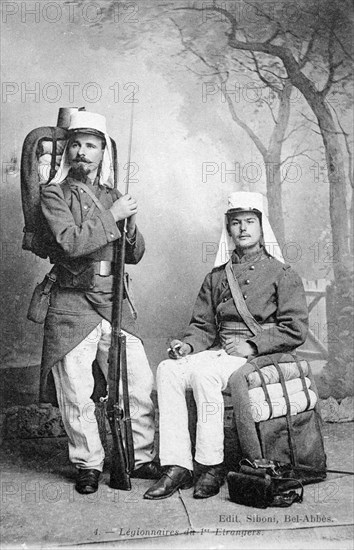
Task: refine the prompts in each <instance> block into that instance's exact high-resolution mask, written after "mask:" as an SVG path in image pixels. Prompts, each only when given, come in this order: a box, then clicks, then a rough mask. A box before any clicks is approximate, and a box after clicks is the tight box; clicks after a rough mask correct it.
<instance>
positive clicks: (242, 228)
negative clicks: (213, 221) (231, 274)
mask: <svg viewBox="0 0 354 550" xmlns="http://www.w3.org/2000/svg"><path fill="white" fill-rule="evenodd" d="M228 231H229V233H230V235H231V237H232V240H233V241H234V243H235V246H236V248H239V249H250V248H251V249H253V248H254V249H256V248H259V245H260V242H261V238H262V227H261V222H260V220H259V217H258V216H257V214H253V213H252V212H237V213H235V214H232V215H230V216H229V217H228Z"/></svg>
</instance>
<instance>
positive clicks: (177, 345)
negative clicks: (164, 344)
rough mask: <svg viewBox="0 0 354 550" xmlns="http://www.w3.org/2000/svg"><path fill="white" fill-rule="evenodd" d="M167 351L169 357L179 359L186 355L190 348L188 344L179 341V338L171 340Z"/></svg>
mask: <svg viewBox="0 0 354 550" xmlns="http://www.w3.org/2000/svg"><path fill="white" fill-rule="evenodd" d="M167 351H168V356H169V358H170V359H181V357H185V356H186V355H188V354H189V353H190V352H191V351H192V348H191V346H190V345H189V344H185V343H184V342H181V340H171V342H170V347H169V348H168V350H167Z"/></svg>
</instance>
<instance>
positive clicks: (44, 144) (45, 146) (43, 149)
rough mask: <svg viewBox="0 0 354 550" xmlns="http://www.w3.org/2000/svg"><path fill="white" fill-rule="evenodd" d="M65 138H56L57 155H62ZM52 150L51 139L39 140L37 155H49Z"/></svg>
mask: <svg viewBox="0 0 354 550" xmlns="http://www.w3.org/2000/svg"><path fill="white" fill-rule="evenodd" d="M65 143H66V141H65V140H62V139H58V141H57V155H62V154H63V151H64V147H65ZM52 151H53V142H52V141H41V142H40V143H39V145H38V149H37V154H38V156H41V155H46V154H49V155H51V154H52Z"/></svg>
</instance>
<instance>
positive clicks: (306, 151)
mask: <svg viewBox="0 0 354 550" xmlns="http://www.w3.org/2000/svg"><path fill="white" fill-rule="evenodd" d="M309 151H317V149H304V150H303V151H300V153H294V154H293V155H288V156H287V157H286V158H285V159H284V160H282V161H281V165H283V164H285V163H286V162H287V161H288V160H290V159H294V158H296V157H307V158H308V159H310V160H313V161H314V162H316V160H315V159H314V158H312V157H311V156H310V155H308V154H307V153H308V152H309Z"/></svg>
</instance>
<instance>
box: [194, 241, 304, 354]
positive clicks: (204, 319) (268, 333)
mask: <svg viewBox="0 0 354 550" xmlns="http://www.w3.org/2000/svg"><path fill="white" fill-rule="evenodd" d="M232 264H233V265H232V267H233V271H234V273H235V276H236V278H237V280H238V283H239V285H240V288H241V291H242V294H243V297H244V299H245V302H246V304H247V307H248V309H249V311H250V312H251V313H252V315H253V317H254V318H255V319H256V320H257V321H258V323H259V324H261V325H264V324H265V323H275V326H272V327H266V328H265V329H264V330H263V331H262V333H261V334H259V335H258V336H249V337H247V341H248V342H252V343H253V344H254V345H255V346H256V348H257V354H258V355H266V354H270V353H277V352H284V351H290V350H292V349H294V348H296V347H298V346H300V345H301V344H303V343H304V341H305V339H306V335H307V329H308V310H307V304H306V297H305V292H304V288H303V284H302V281H301V278H300V277H299V276H298V275H297V273H296V272H295V271H294V270H293V269H292V268H291V267H290V266H289V265H287V264H283V263H281V262H279V261H278V260H276V259H274V258H273V257H271V256H269V255H268V254H267V253H266V252H265V251H264V250H262V251H261V252H258V253H256V254H252V255H245V256H243V257H242V258H239V257H238V255H237V254H236V252H234V253H233V255H232ZM225 265H226V264H225ZM225 265H222V266H220V267H217V268H215V269H213V270H212V271H211V273H209V274H208V275H207V276H206V277H205V280H204V282H203V284H202V287H201V289H200V292H199V295H198V297H197V300H196V303H195V307H194V311H193V315H192V319H191V322H190V324H189V326H188V328H187V330H186V331H185V334H184V337H183V341H184V342H186V343H188V344H190V345H191V346H192V348H193V352H194V353H197V352H200V351H204V350H206V349H209V348H210V347H212V346H214V345H218V344H219V331H220V327H221V324H222V323H223V322H230V321H231V322H242V318H241V317H240V315H239V313H238V312H237V310H236V307H235V304H234V301H233V299H232V296H231V291H230V288H229V284H228V281H227V277H226V272H225Z"/></svg>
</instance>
